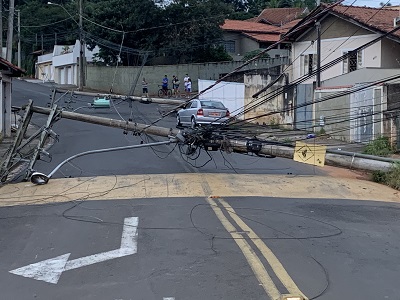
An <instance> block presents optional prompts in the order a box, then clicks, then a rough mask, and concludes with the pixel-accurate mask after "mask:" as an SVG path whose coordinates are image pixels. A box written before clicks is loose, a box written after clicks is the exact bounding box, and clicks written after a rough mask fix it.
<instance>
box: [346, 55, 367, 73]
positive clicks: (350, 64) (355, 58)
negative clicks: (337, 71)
mask: <svg viewBox="0 0 400 300" xmlns="http://www.w3.org/2000/svg"><path fill="white" fill-rule="evenodd" d="M349 52H350V51H343V55H345V54H347V53H349ZM362 66H363V56H362V51H358V52H350V55H349V57H347V58H346V59H345V60H343V74H346V73H350V72H353V71H355V70H358V69H360V68H361V67H362Z"/></svg>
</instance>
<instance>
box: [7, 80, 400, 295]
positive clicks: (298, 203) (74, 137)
mask: <svg viewBox="0 0 400 300" xmlns="http://www.w3.org/2000/svg"><path fill="white" fill-rule="evenodd" d="M13 89H14V93H13V97H15V103H13V104H14V105H23V104H25V103H26V102H27V100H28V99H33V100H34V103H35V105H37V106H43V107H46V104H47V102H48V95H49V94H50V93H49V87H47V86H45V85H40V84H32V83H28V82H23V81H17V80H16V81H15V82H14V86H13ZM74 100H75V101H76V102H75V103H72V106H73V107H72V109H78V108H79V107H82V106H86V105H87V103H89V102H91V101H92V98H90V97H83V96H79V97H78V98H77V99H74ZM60 103H62V102H60ZM133 105H134V109H133V119H134V121H136V122H138V123H139V122H140V123H149V122H151V121H153V120H155V119H156V118H158V117H159V112H158V111H159V110H162V109H164V107H162V105H160V104H155V103H152V104H143V103H137V102H135V103H134V104H133ZM79 112H81V113H88V114H96V115H100V116H104V117H108V118H115V119H118V118H121V117H122V118H123V119H128V118H129V117H130V110H129V107H128V104H127V103H125V102H121V103H117V104H116V107H113V106H112V107H111V109H105V110H101V111H100V110H98V111H94V110H90V109H87V108H80V109H79ZM45 120H46V116H43V115H35V116H34V118H33V122H34V123H35V124H36V125H38V126H40V125H41V124H43V123H44V122H45ZM158 125H159V126H163V127H167V128H169V127H171V128H175V118H174V116H171V117H167V118H165V119H163V120H162V121H161V122H160V123H158ZM53 130H54V131H55V132H57V134H59V142H57V143H55V144H54V145H53V146H52V147H51V148H50V149H48V152H49V153H50V154H51V155H52V159H51V160H48V161H47V162H45V161H39V162H38V163H37V164H36V165H35V169H36V170H38V171H40V172H43V173H46V174H47V173H48V172H50V171H51V170H52V169H53V168H54V167H55V166H56V165H57V164H58V163H59V162H60V161H62V160H63V159H65V158H67V157H69V156H71V155H74V154H76V153H79V152H82V151H86V150H92V149H99V148H105V147H115V146H123V145H133V144H139V143H140V141H141V140H144V142H146V141H154V140H160V141H161V140H163V139H162V138H159V137H157V138H148V137H146V136H133V135H132V134H128V135H124V134H123V132H122V131H121V130H119V129H113V128H108V127H100V126H96V125H92V124H87V123H80V122H75V121H71V120H64V119H61V120H60V121H58V122H57V123H56V125H55V126H54V127H53ZM210 155H211V159H210V157H209V156H208V155H207V154H206V153H202V154H201V155H200V157H199V158H198V159H197V160H193V161H192V160H189V162H190V164H189V163H188V162H186V161H185V155H184V154H182V153H181V152H180V151H179V149H178V147H176V148H175V149H174V146H173V145H172V146H171V145H168V146H161V147H159V148H153V149H149V148H143V149H135V150H129V151H120V152H116V153H104V154H96V155H92V156H86V157H82V158H79V159H76V160H74V161H73V162H72V164H67V165H65V166H64V167H62V168H61V170H60V172H57V173H56V174H55V176H54V178H52V179H51V180H50V181H49V183H48V184H47V185H43V186H36V185H33V184H32V183H30V182H20V183H16V184H8V185H5V186H2V187H0V191H1V195H0V222H1V226H0V243H1V244H2V245H3V247H1V249H0V257H2V259H1V262H0V281H1V282H2V298H4V299H96V300H97V299H105V300H106V299H124V300H126V299H146V300H147V299H167V300H171V299H176V300H179V299H280V297H284V295H289V294H290V295H292V296H297V297H298V298H294V299H327V300H330V299H332V300H333V299H397V298H398V287H397V278H398V274H399V271H400V267H399V266H400V264H399V263H398V262H399V261H400V254H399V251H398V249H399V247H400V242H399V241H398V239H397V238H396V237H397V236H398V235H399V233H400V221H399V220H400V218H399V211H400V210H399V209H400V205H399V200H400V195H399V192H398V191H396V190H393V189H391V188H389V187H386V186H383V185H379V184H376V183H373V182H370V181H367V180H365V178H363V179H358V178H357V177H359V176H361V175H360V174H359V173H354V172H352V171H349V170H342V169H336V168H333V167H323V168H320V167H314V166H310V165H306V164H301V163H297V162H294V161H293V160H290V159H284V158H274V159H268V158H260V157H257V156H251V155H243V154H228V153H220V152H211V153H210ZM208 160H210V162H208V163H207V164H206V165H204V166H202V165H203V164H204V163H206V162H207V161H208ZM299 297H300V298H299ZM281 299H283V298H281Z"/></svg>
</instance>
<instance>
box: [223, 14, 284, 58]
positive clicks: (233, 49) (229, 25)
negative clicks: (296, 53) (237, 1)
mask: <svg viewBox="0 0 400 300" xmlns="http://www.w3.org/2000/svg"><path fill="white" fill-rule="evenodd" d="M221 28H222V30H223V45H224V47H225V50H226V51H227V52H228V53H229V54H230V55H231V56H232V58H233V60H235V61H239V60H243V56H245V55H246V54H248V53H250V52H252V51H255V50H263V49H266V48H268V47H270V46H271V45H273V44H274V43H276V42H278V41H279V40H280V39H281V34H282V29H281V28H280V27H278V26H273V25H267V24H262V23H257V22H249V21H240V20H225V23H224V24H223V25H222V26H221ZM285 32H286V31H285ZM286 46H289V44H287V43H283V44H281V45H279V46H277V47H274V49H273V50H271V51H269V52H268V54H269V56H270V57H282V56H288V55H289V51H288V49H287V47H286Z"/></svg>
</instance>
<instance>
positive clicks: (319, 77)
mask: <svg viewBox="0 0 400 300" xmlns="http://www.w3.org/2000/svg"><path fill="white" fill-rule="evenodd" d="M315 26H316V27H317V78H316V85H317V88H319V87H321V23H320V22H317V23H316V24H315Z"/></svg>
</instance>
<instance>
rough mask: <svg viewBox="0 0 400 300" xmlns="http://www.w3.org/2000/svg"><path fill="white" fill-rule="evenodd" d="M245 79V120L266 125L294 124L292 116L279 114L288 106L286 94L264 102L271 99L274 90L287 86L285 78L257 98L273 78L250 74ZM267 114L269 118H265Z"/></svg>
mask: <svg viewBox="0 0 400 300" xmlns="http://www.w3.org/2000/svg"><path fill="white" fill-rule="evenodd" d="M244 78H245V80H244V83H245V95H244V104H245V113H244V118H245V119H251V120H250V122H253V123H258V124H264V125H276V124H290V123H292V120H293V116H292V115H288V114H284V113H278V112H280V111H281V110H282V109H283V108H284V107H285V105H286V103H285V102H286V101H285V94H282V93H279V95H277V96H276V97H273V98H272V99H269V100H268V101H265V102H264V100H266V99H267V98H269V97H270V95H271V94H272V92H273V91H274V90H276V89H278V88H279V87H281V86H283V85H284V84H285V77H282V78H281V79H280V80H279V81H278V82H277V83H276V84H275V85H274V86H272V87H271V88H269V89H268V90H267V91H265V92H264V93H262V94H260V95H259V96H258V97H257V98H253V95H254V94H255V93H257V92H258V91H260V90H261V89H262V88H264V87H265V86H266V85H268V84H269V83H270V82H271V81H272V80H273V78H272V77H271V76H270V75H263V74H248V75H245V77H244ZM267 94H269V95H267ZM246 110H247V111H246ZM274 112H277V113H274ZM266 114H267V116H265V115H266ZM252 118H254V119H252Z"/></svg>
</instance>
